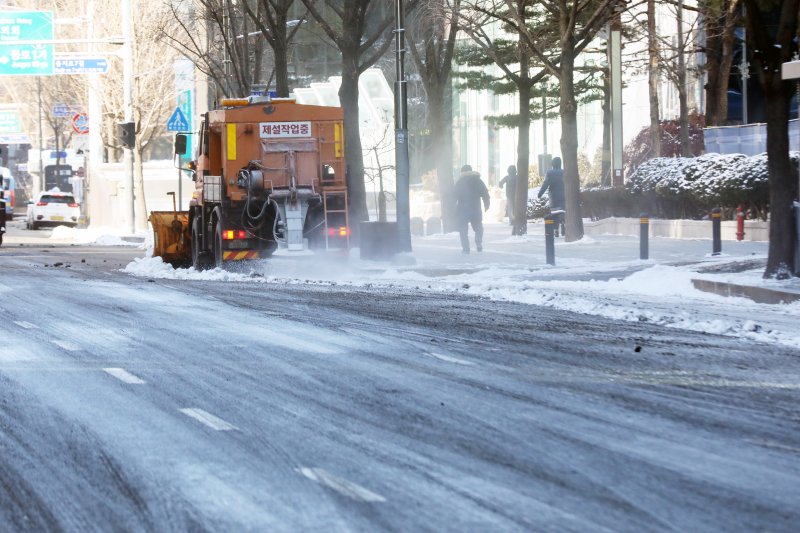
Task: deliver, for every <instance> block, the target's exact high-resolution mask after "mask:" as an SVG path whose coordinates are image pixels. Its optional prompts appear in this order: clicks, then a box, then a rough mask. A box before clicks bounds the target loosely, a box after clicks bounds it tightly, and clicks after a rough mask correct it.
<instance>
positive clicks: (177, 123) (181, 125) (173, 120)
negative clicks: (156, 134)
mask: <svg viewBox="0 0 800 533" xmlns="http://www.w3.org/2000/svg"><path fill="white" fill-rule="evenodd" d="M167 131H189V121H188V120H186V116H185V115H184V114H183V111H181V108H180V107H176V108H175V112H174V113H172V116H171V117H169V120H168V121H167Z"/></svg>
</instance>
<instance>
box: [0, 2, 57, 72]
mask: <svg viewBox="0 0 800 533" xmlns="http://www.w3.org/2000/svg"><path fill="white" fill-rule="evenodd" d="M30 41H50V42H49V43H45V42H42V43H34V44H32V43H30ZM52 41H53V12H52V11H0V76H46V75H50V74H53V59H54V54H53V43H52ZM19 42H24V43H25V44H17V43H19Z"/></svg>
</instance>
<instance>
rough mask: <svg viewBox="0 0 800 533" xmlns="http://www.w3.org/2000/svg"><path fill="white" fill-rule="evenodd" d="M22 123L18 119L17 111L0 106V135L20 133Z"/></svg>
mask: <svg viewBox="0 0 800 533" xmlns="http://www.w3.org/2000/svg"><path fill="white" fill-rule="evenodd" d="M21 125H22V121H20V118H19V109H11V108H3V107H2V106H0V134H6V133H21V132H22V126H21Z"/></svg>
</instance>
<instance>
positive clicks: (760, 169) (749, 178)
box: [627, 152, 800, 218]
mask: <svg viewBox="0 0 800 533" xmlns="http://www.w3.org/2000/svg"><path fill="white" fill-rule="evenodd" d="M791 157H792V161H793V163H794V166H795V172H797V170H796V168H797V164H798V160H800V152H792V153H791ZM627 188H628V190H629V191H630V192H631V193H632V194H633V195H634V196H637V197H640V198H641V199H642V200H643V202H642V204H644V205H643V209H644V210H647V211H650V212H651V213H652V214H653V215H656V216H663V217H665V218H684V217H687V218H692V217H694V216H698V215H699V214H701V213H705V212H707V210H708V209H710V208H712V207H722V208H723V209H730V210H733V209H735V208H736V206H738V205H744V206H746V207H747V208H748V209H749V210H750V211H752V212H753V213H754V214H756V215H758V216H761V217H765V216H766V213H767V209H768V206H769V185H768V171H767V155H766V154H761V155H757V156H752V157H747V156H745V155H741V154H732V155H723V154H703V155H701V156H698V157H692V158H684V157H675V158H671V157H660V158H654V159H650V160H648V161H645V162H644V163H642V164H641V165H640V166H639V168H637V169H636V171H635V172H634V173H633V174H632V175H631V176H630V177H629V179H628V183H627Z"/></svg>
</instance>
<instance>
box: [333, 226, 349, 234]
mask: <svg viewBox="0 0 800 533" xmlns="http://www.w3.org/2000/svg"><path fill="white" fill-rule="evenodd" d="M348 235H350V228H348V227H347V226H340V227H338V228H328V236H329V237H347V236H348Z"/></svg>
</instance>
